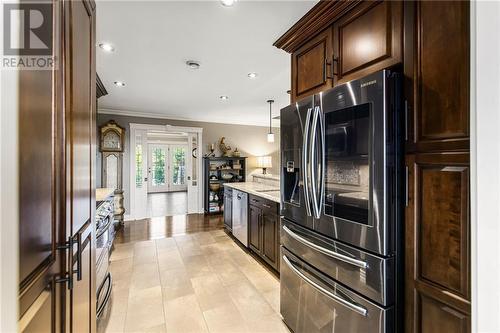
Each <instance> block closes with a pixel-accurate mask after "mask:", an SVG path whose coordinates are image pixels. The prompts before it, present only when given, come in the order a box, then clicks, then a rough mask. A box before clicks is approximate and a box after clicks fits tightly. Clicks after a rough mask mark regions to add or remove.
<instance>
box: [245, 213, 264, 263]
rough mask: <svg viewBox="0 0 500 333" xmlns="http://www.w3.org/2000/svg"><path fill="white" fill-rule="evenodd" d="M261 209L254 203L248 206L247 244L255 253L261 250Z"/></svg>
mask: <svg viewBox="0 0 500 333" xmlns="http://www.w3.org/2000/svg"><path fill="white" fill-rule="evenodd" d="M261 215H262V210H261V209H260V208H258V207H256V206H254V205H249V207H248V244H249V245H250V248H251V249H252V250H254V251H255V252H257V253H260V252H261V230H260V220H261Z"/></svg>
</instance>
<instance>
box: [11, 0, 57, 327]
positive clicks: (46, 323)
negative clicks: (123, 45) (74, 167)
mask: <svg viewBox="0 0 500 333" xmlns="http://www.w3.org/2000/svg"><path fill="white" fill-rule="evenodd" d="M52 5H53V11H52V13H53V17H52V38H53V51H54V52H53V54H52V56H54V57H55V66H54V68H53V69H52V70H26V71H20V72H19V91H20V94H19V138H18V139H19V170H18V171H19V208H18V209H19V217H20V219H19V272H18V273H19V276H18V277H19V308H18V310H19V318H18V319H19V331H22V332H60V331H61V328H62V323H61V317H62V315H61V311H60V305H61V297H62V294H63V292H64V290H63V288H61V285H59V284H57V285H56V283H55V281H56V279H58V278H59V277H61V276H64V273H63V270H62V268H61V261H63V260H64V253H62V251H57V250H56V247H57V245H58V243H62V242H63V241H64V235H62V234H61V230H62V228H61V225H62V224H63V223H64V221H63V219H62V217H61V215H60V211H59V208H60V194H61V192H60V190H59V189H60V186H61V181H60V177H61V175H62V169H63V167H62V159H61V156H62V154H63V153H64V148H63V147H64V141H63V139H62V137H63V136H62V117H61V115H62V110H63V104H62V93H61V92H62V80H63V77H62V61H61V55H62V52H61V39H60V36H61V33H62V26H61V21H62V17H61V9H62V4H61V3H60V2H55V1H54V2H53V3H52ZM47 22H50V20H47ZM48 31H51V30H50V29H48ZM61 238H62V239H61ZM10 273H11V274H16V272H10Z"/></svg>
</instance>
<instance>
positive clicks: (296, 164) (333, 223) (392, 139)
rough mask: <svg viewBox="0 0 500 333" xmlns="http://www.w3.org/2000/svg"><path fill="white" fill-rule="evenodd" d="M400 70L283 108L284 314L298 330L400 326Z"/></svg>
mask: <svg viewBox="0 0 500 333" xmlns="http://www.w3.org/2000/svg"><path fill="white" fill-rule="evenodd" d="M400 91H401V80H400V75H399V74H398V73H397V72H391V71H387V70H385V71H381V72H377V73H374V74H372V75H369V76H367V77H365V78H363V79H359V80H355V81H351V82H348V83H346V84H343V85H340V86H338V87H335V88H333V89H330V90H328V91H326V92H322V93H320V94H317V95H314V96H311V97H310V98H307V99H304V100H301V101H298V102H297V103H295V104H293V105H290V106H288V107H286V108H284V109H282V110H281V115H280V117H281V166H282V170H281V193H282V202H281V210H282V211H281V213H282V216H283V218H282V223H281V251H282V252H281V254H282V258H281V294H280V298H281V305H280V307H281V314H282V316H283V319H284V321H285V323H286V324H287V325H288V326H289V327H290V328H291V329H292V330H293V331H294V332H295V333H302V332H307V333H313V332H363V333H366V332H396V331H399V329H398V328H399V327H401V328H402V326H401V324H402V316H403V314H402V304H403V302H402V300H403V299H402V292H401V289H402V288H401V286H402V276H403V271H402V270H403V266H402V259H403V256H402V253H401V242H402V239H401V238H402V232H401V229H402V226H401V223H402V222H401V221H402V216H401V215H402V209H403V205H404V202H403V201H404V198H402V197H401V193H402V189H403V187H404V179H405V177H404V172H402V158H401V156H402V152H401V151H402V148H401V145H402V139H403V135H404V133H403V132H404V131H403V129H404V126H403V121H402V120H403V117H402V113H403V111H402V110H401V107H400V105H401V93H400Z"/></svg>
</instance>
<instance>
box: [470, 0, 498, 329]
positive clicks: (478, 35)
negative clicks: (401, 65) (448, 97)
mask: <svg viewBox="0 0 500 333" xmlns="http://www.w3.org/2000/svg"><path fill="white" fill-rule="evenodd" d="M499 17H500V2H498V1H472V2H471V119H470V120H471V261H472V263H471V283H472V290H471V293H472V295H471V296H472V332H480V333H487V332H488V333H489V332H500V284H499V281H500V242H499V239H500V131H499V128H500V63H499V59H500V40H499V39H498V36H499V35H500V21H499V19H498V18H499Z"/></svg>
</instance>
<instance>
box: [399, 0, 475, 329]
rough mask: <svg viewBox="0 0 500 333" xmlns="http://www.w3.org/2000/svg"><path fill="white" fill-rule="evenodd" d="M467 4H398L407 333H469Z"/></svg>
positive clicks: (452, 2) (468, 79)
mask: <svg viewBox="0 0 500 333" xmlns="http://www.w3.org/2000/svg"><path fill="white" fill-rule="evenodd" d="M469 6H470V4H469V2H467V1H457V2H454V1H450V2H405V4H404V12H405V14H404V16H405V22H406V24H405V36H406V38H405V45H404V49H405V60H404V71H405V78H406V80H405V81H406V85H405V99H406V101H407V108H408V110H407V112H408V124H407V126H408V139H407V142H406V152H407V157H406V164H407V167H408V169H409V186H408V192H409V201H408V207H407V208H406V217H405V220H406V242H405V244H406V249H405V250H406V287H405V289H406V331H407V332H464V333H465V332H470V330H471V327H470V314H471V297H470V210H469V207H470V198H469V195H470V185H469V184H470V179H469V177H470V176H469V173H470V170H469V165H470V163H469V158H470V157H469V101H470V94H469V82H470V78H469V62H470V56H469V25H470V23H469V20H470V16H469Z"/></svg>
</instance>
